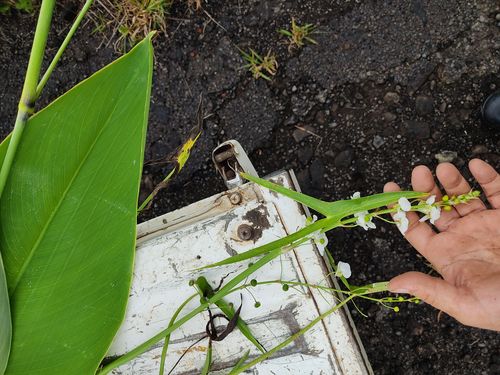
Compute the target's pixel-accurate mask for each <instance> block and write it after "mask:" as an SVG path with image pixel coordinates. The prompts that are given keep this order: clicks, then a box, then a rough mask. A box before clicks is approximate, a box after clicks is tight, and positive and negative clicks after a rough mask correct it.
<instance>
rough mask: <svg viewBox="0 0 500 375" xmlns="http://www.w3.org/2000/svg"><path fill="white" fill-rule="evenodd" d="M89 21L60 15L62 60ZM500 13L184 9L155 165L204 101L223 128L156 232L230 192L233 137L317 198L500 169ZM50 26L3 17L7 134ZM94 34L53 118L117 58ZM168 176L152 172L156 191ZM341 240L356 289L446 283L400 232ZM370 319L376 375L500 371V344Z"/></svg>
mask: <svg viewBox="0 0 500 375" xmlns="http://www.w3.org/2000/svg"><path fill="white" fill-rule="evenodd" d="M75 8H76V4H73V3H68V2H66V3H65V5H58V11H57V14H56V19H55V24H54V29H53V31H52V34H51V40H50V41H49V48H48V51H47V60H48V58H49V57H50V56H52V55H53V53H54V52H55V48H56V47H57V46H58V45H59V44H60V42H61V40H62V39H63V37H64V35H65V32H66V31H67V29H68V27H69V25H70V24H71V20H72V18H73V17H74V12H75ZM499 13H500V5H499V3H498V1H496V0H478V1H475V2H471V1H463V0H449V1H438V0H433V1H430V0H427V1H426V0H411V1H404V2H403V1H398V0H385V1H364V2H358V1H341V0H336V1H322V0H309V1H299V0H269V1H256V0H249V1H235V0H233V1H216V0H212V1H206V2H205V3H204V10H203V11H200V12H192V11H190V10H189V9H187V8H186V7H185V6H184V5H182V4H178V3H176V5H174V8H173V9H172V15H171V19H170V20H169V27H168V32H167V34H166V35H159V36H158V37H157V38H156V40H155V76H154V84H153V95H152V104H151V113H150V125H149V132H148V141H147V150H146V160H152V159H158V158H161V157H165V156H166V155H169V154H170V153H172V152H173V151H174V150H175V149H176V147H177V146H179V145H180V144H181V142H182V140H183V139H185V137H186V136H187V135H188V134H189V130H190V129H191V128H192V127H193V126H194V125H195V124H196V110H197V106H198V99H199V96H200V94H201V95H203V98H204V110H205V113H206V114H207V115H210V117H209V118H207V120H206V122H205V130H204V133H203V135H202V137H201V138H200V140H199V142H198V144H197V146H196V148H195V149H194V152H193V154H192V157H191V159H190V160H189V162H188V165H187V167H186V168H185V170H183V171H182V173H181V174H180V176H178V178H177V179H176V180H175V181H174V182H173V183H172V184H171V185H170V187H169V188H168V189H166V190H164V191H162V192H160V193H159V195H158V196H157V198H156V200H155V203H154V205H153V207H152V208H151V209H150V210H149V211H147V212H146V213H145V214H143V215H142V217H141V220H147V219H149V218H152V217H154V216H157V215H159V214H163V213H165V212H168V211H171V210H173V209H176V208H179V207H182V206H185V205H187V204H189V203H192V202H195V201H197V200H200V199H202V198H204V197H207V196H210V195H212V194H215V193H218V192H220V191H222V190H224V189H225V187H224V185H223V183H222V180H221V178H220V177H219V176H218V175H217V174H216V173H215V171H214V168H213V166H212V162H211V151H212V149H213V148H214V147H215V146H216V145H217V144H218V143H220V142H221V141H224V140H227V139H230V138H236V139H237V140H239V141H240V142H241V143H242V145H243V146H244V148H245V149H246V150H247V152H248V153H249V155H250V157H251V159H252V161H253V163H254V165H255V167H256V168H257V170H258V171H259V173H260V174H262V175H265V174H266V173H270V172H273V171H275V170H278V169H282V168H293V169H294V171H295V172H296V174H297V176H298V179H299V182H300V184H301V186H302V189H303V190H304V191H305V192H306V193H309V194H313V195H315V196H317V197H319V198H322V199H327V200H335V199H340V198H346V197H348V196H350V195H351V194H352V193H353V192H354V191H360V192H361V193H362V195H366V194H370V193H375V192H380V191H381V190H382V187H383V184H384V183H385V182H387V181H390V180H394V181H396V182H399V183H401V184H402V185H403V186H404V187H407V188H408V187H409V176H410V172H411V170H412V168H413V167H414V166H415V165H418V164H426V165H428V166H429V167H431V168H434V167H435V166H436V165H437V163H438V159H441V160H443V158H444V159H448V160H451V161H452V162H453V163H454V164H455V165H456V166H457V167H459V168H460V169H461V170H462V171H463V172H464V173H465V174H467V175H468V176H469V173H468V171H467V161H468V160H469V159H470V158H472V157H480V158H482V159H484V160H487V161H489V162H490V163H492V164H493V165H494V166H495V167H496V168H497V169H500V133H498V132H496V133H495V132H494V131H491V130H487V129H485V128H484V127H482V126H481V125H480V116H479V108H480V105H481V103H482V101H483V100H484V99H485V98H486V97H487V96H488V95H489V94H490V93H491V92H493V91H495V90H497V89H500V75H499V73H500V21H499V19H500V15H499ZM291 17H294V18H295V19H296V20H297V21H298V22H300V23H306V22H308V23H313V24H315V25H317V26H318V32H317V33H316V34H315V35H314V36H313V38H314V39H315V40H316V41H317V45H307V46H305V47H304V48H302V49H298V50H294V51H292V52H289V51H288V46H287V45H286V44H285V43H284V39H283V37H282V36H280V35H279V34H278V33H277V32H276V30H277V29H280V28H287V27H289V24H290V20H291ZM35 21H36V18H35V17H34V16H32V15H21V14H17V13H16V14H13V15H11V16H0V46H1V48H0V66H1V67H2V69H1V71H0V133H1V134H0V135H1V136H5V135H6V134H7V133H8V132H9V131H10V130H11V128H12V124H13V122H14V117H15V112H16V103H17V100H18V98H19V94H20V91H21V86H22V81H23V74H24V69H25V68H24V67H25V66H26V64H27V59H28V56H29V50H30V43H31V39H32V35H33V30H34V24H35ZM92 29H93V26H92V25H91V24H87V25H86V26H84V27H83V28H82V29H81V30H80V31H79V32H78V33H77V36H76V37H75V40H74V41H73V42H72V43H71V45H70V47H69V48H68V51H67V53H66V54H65V57H64V58H63V59H62V61H61V63H60V65H59V66H58V68H57V69H56V71H55V74H54V76H53V77H52V78H51V80H50V81H49V84H48V85H47V87H46V90H45V93H44V96H43V99H42V100H41V102H40V103H39V105H40V106H44V105H46V104H47V103H48V102H50V101H51V100H53V99H54V98H56V97H57V96H59V95H61V94H62V93H63V92H64V91H66V90H67V89H69V88H70V87H72V86H73V85H74V84H75V83H77V82H78V81H80V80H81V79H83V78H84V77H86V76H88V75H90V74H91V73H92V72H94V71H96V70H97V69H98V68H100V67H102V66H104V65H105V64H107V63H109V62H111V61H112V60H113V59H114V58H115V57H117V53H116V52H115V51H114V50H113V49H112V47H106V46H105V45H103V44H102V43H101V42H102V41H103V39H104V38H105V35H102V34H99V33H92ZM107 36H109V34H107ZM237 46H238V47H240V48H242V49H247V48H249V47H251V48H253V49H255V50H257V51H260V52H261V53H265V52H267V50H268V49H272V50H273V51H275V52H276V53H277V58H278V62H279V69H278V73H277V75H276V76H275V77H274V79H273V80H272V81H271V82H267V81H264V80H262V79H261V80H255V79H253V78H252V77H251V75H250V74H249V73H248V72H246V71H245V69H242V65H243V64H244V63H243V61H242V59H241V57H240V54H239V52H238V49H237ZM98 47H99V48H98ZM301 129H307V131H305V132H304V131H303V130H301ZM437 154H441V155H438V156H436V155H437ZM168 168H169V167H168V166H167V165H163V166H146V167H145V171H144V172H145V174H144V179H143V188H144V192H147V191H148V190H151V189H152V187H153V186H154V184H155V183H157V182H159V181H160V180H161V179H162V177H163V176H165V174H166V173H167V171H168V170H169V169H168ZM329 237H330V244H331V250H332V252H333V254H334V256H335V257H336V258H337V259H342V260H345V261H348V262H349V263H350V264H351V267H352V269H353V274H354V276H353V282H354V283H355V284H362V283H367V282H372V281H379V280H385V279H388V278H391V277H392V276H394V275H397V274H400V273H402V272H404V271H407V270H420V271H423V272H429V271H430V268H429V267H428V265H427V264H426V262H425V261H424V260H423V259H422V258H421V257H419V256H418V255H417V254H416V252H415V251H414V250H413V249H412V248H411V247H410V246H409V245H407V244H406V243H405V241H404V239H402V238H401V236H400V235H399V233H398V232H397V230H396V229H395V228H392V227H389V226H386V225H380V228H379V229H378V230H376V231H369V232H365V231H364V230H362V229H360V228H358V229H351V230H336V231H334V232H333V233H331V234H330V236H329ZM358 307H359V309H360V310H361V311H363V312H364V313H365V314H367V315H368V317H367V318H365V317H363V316H362V315H361V314H360V313H359V312H358V311H357V310H356V309H355V308H354V307H351V312H352V315H353V318H354V321H355V323H356V325H357V328H358V331H359V334H360V336H361V338H362V340H363V342H364V345H365V347H366V351H367V353H368V357H369V359H370V361H371V364H372V366H373V369H374V371H375V373H376V374H402V373H403V374H467V375H469V374H500V334H499V333H495V332H490V331H484V330H479V329H474V328H469V327H465V326H462V325H461V324H459V323H457V322H456V321H455V320H454V319H452V318H450V317H448V316H446V314H440V313H439V312H438V311H436V310H435V309H433V308H431V307H430V306H426V305H424V304H420V305H410V306H404V307H403V308H402V309H401V311H400V312H399V313H398V314H396V313H393V312H391V311H389V310H386V309H384V308H381V307H379V306H377V305H372V304H367V303H359V305H358Z"/></svg>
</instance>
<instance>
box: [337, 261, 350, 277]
mask: <svg viewBox="0 0 500 375" xmlns="http://www.w3.org/2000/svg"><path fill="white" fill-rule="evenodd" d="M351 274H352V273H351V266H350V265H349V263H346V262H342V261H339V262H338V264H337V271H336V272H335V276H344V277H345V278H346V279H348V278H349V277H351Z"/></svg>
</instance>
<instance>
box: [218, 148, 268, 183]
mask: <svg viewBox="0 0 500 375" xmlns="http://www.w3.org/2000/svg"><path fill="white" fill-rule="evenodd" d="M212 160H213V162H214V165H215V169H217V171H218V172H219V173H220V175H221V176H222V179H223V180H224V183H225V184H226V186H227V188H228V189H233V188H235V187H237V186H240V185H242V184H243V182H244V181H243V179H242V178H241V176H240V174H239V173H238V172H245V173H248V174H249V175H252V176H255V177H259V175H258V174H257V171H256V170H255V168H254V166H253V164H252V162H251V161H250V159H249V157H248V155H247V154H246V152H245V150H244V149H243V147H242V146H241V144H240V143H239V142H238V141H235V140H234V139H231V140H229V141H226V142H224V143H222V144H220V145H219V146H217V147H216V148H215V149H214V150H213V152H212Z"/></svg>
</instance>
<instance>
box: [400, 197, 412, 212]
mask: <svg viewBox="0 0 500 375" xmlns="http://www.w3.org/2000/svg"><path fill="white" fill-rule="evenodd" d="M398 203H399V207H401V209H402V210H403V211H406V212H408V211H410V210H411V203H410V201H409V200H408V199H406V198H405V197H401V198H399V199H398Z"/></svg>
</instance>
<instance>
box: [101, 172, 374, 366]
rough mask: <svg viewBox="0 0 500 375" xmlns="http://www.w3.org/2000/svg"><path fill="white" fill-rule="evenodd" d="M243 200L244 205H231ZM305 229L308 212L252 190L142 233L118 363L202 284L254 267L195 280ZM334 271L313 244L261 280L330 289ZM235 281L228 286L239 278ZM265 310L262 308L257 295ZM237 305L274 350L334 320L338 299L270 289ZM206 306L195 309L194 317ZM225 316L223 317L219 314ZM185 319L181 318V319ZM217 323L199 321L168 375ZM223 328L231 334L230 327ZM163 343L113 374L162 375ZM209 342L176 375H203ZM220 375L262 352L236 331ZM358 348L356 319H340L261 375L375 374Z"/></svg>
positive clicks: (245, 294)
mask: <svg viewBox="0 0 500 375" xmlns="http://www.w3.org/2000/svg"><path fill="white" fill-rule="evenodd" d="M272 179H273V180H274V181H277V182H279V183H281V184H283V185H285V186H287V187H291V186H293V184H292V182H291V178H290V175H289V174H288V173H286V172H282V173H280V174H278V175H275V176H274V177H272ZM236 192H238V193H239V194H241V196H242V201H241V202H240V203H239V204H236V205H233V204H232V203H231V201H230V199H229V197H230V195H231V194H234V193H236ZM304 220H305V215H304V211H303V209H302V207H301V206H300V205H298V204H297V203H295V202H294V201H292V200H290V199H288V198H285V197H283V196H280V195H277V194H275V193H272V192H270V191H268V190H266V189H261V188H260V187H258V186H255V185H253V184H247V185H244V186H242V187H239V188H237V189H234V190H232V191H229V192H225V193H222V194H219V195H216V196H213V197H211V198H208V199H205V200H203V201H200V202H198V203H195V204H193V205H190V206H188V207H185V208H183V209H181V210H178V211H174V212H172V213H169V214H166V215H163V216H160V217H158V218H156V219H153V220H151V221H149V222H147V223H143V224H141V225H139V228H138V247H137V255H136V261H135V269H134V279H133V285H132V289H131V293H130V299H129V305H128V308H127V315H126V319H125V322H124V323H123V325H122V327H121V328H120V331H119V332H118V334H117V336H116V338H115V340H114V342H113V344H112V346H111V348H110V350H109V353H108V354H109V355H111V356H116V355H121V354H123V353H126V352H127V351H129V350H131V349H133V348H134V347H136V346H137V345H139V344H140V343H142V342H144V341H145V340H147V339H148V338H150V337H152V336H154V335H155V334H156V333H158V332H160V331H161V330H163V329H164V328H165V327H166V326H167V325H168V322H169V320H170V317H171V316H172V314H173V313H174V311H175V310H176V308H177V307H178V306H179V305H180V304H181V303H182V302H183V301H184V300H185V299H186V298H187V297H188V296H190V295H191V294H193V293H195V290H194V288H193V287H190V286H189V285H188V283H189V280H192V279H196V277H198V276H199V275H201V274H203V275H204V276H205V277H206V278H207V279H208V280H209V281H211V283H212V286H213V287H214V288H216V287H217V286H218V284H219V282H220V280H221V279H222V278H223V277H224V276H225V275H227V274H228V273H231V276H232V275H235V274H236V272H238V271H241V270H243V269H244V268H245V267H247V265H248V262H245V263H243V264H236V265H231V266H227V267H221V268H216V269H211V270H207V271H203V272H194V271H193V269H195V268H197V267H200V266H203V265H206V264H210V263H213V262H217V261H219V260H222V259H224V258H226V257H228V256H229V255H230V254H233V253H234V252H242V251H246V250H249V249H252V248H254V247H256V246H260V245H262V244H265V243H268V242H270V241H273V240H276V239H278V238H279V237H282V236H284V235H286V234H289V233H292V232H294V231H296V230H297V228H299V227H300V226H301V225H303V222H304ZM243 223H246V224H249V225H252V226H254V227H257V230H258V228H259V225H257V224H260V226H261V227H262V228H261V229H262V233H261V237H260V238H258V239H257V240H256V241H255V242H254V241H241V240H240V239H239V238H238V235H237V228H238V226H239V225H241V224H243ZM327 274H328V270H327V268H326V266H325V263H324V261H323V259H322V258H321V257H320V256H319V254H318V253H317V251H316V249H315V247H314V246H313V245H312V244H304V245H302V246H300V247H299V248H297V249H296V250H294V251H293V252H290V253H288V254H286V255H284V256H282V257H281V259H276V260H275V261H273V262H271V263H270V264H268V265H266V266H265V267H263V268H262V269H261V270H259V271H258V272H257V273H256V274H255V275H254V278H255V279H257V280H259V281H265V280H278V279H280V278H281V280H293V281H302V282H304V281H306V282H308V283H311V284H322V285H329V284H330V283H331V280H329V279H328V277H326V275H327ZM231 276H229V277H231ZM250 292H251V294H253V296H254V297H255V298H256V299H257V300H258V301H260V302H261V304H262V306H261V307H260V308H255V307H254V306H253V305H254V300H253V297H252V295H251V294H250ZM227 300H228V301H231V302H233V303H234V305H235V306H239V305H240V303H241V301H242V303H243V308H242V311H241V317H242V318H243V319H244V320H245V321H246V322H247V323H248V324H249V326H250V328H251V329H252V331H253V333H254V335H255V336H256V337H257V338H258V340H259V341H260V342H261V343H262V344H263V345H264V347H266V348H268V349H270V348H272V347H274V346H275V345H277V344H279V343H280V342H282V341H284V340H285V339H287V338H288V337H289V336H290V335H291V334H293V333H295V332H297V331H298V330H299V329H300V328H301V327H303V326H305V325H306V324H308V323H309V322H310V321H311V320H313V319H314V318H316V317H317V316H318V314H320V313H321V312H324V311H326V310H328V309H329V308H330V307H331V306H332V304H334V303H335V299H334V298H333V296H331V295H329V294H327V293H325V292H322V293H319V292H318V290H316V289H310V288H297V289H292V288H290V289H289V291H288V292H284V291H282V289H281V285H278V284H276V285H266V286H257V287H255V288H251V289H250V291H242V293H241V296H240V294H239V293H235V294H234V295H231V296H229V297H228V298H227ZM197 305H198V301H197V299H194V300H193V301H192V302H191V303H190V304H189V305H188V306H187V307H186V310H185V311H186V312H187V311H189V310H190V309H193V308H195V307H196V306H197ZM213 311H214V312H217V309H215V308H214V309H213ZM181 315H182V314H181ZM207 320H208V313H203V314H201V315H200V316H198V317H197V318H194V319H192V320H191V321H189V322H188V323H186V324H185V325H184V326H182V327H181V328H180V329H179V330H177V331H175V332H174V333H173V335H172V338H171V344H170V347H169V355H168V357H167V366H166V370H167V371H166V372H168V371H169V369H170V367H171V366H172V364H173V363H175V362H176V361H177V359H178V358H179V356H180V355H181V354H182V353H183V352H184V351H185V350H186V349H187V348H188V347H189V346H190V345H191V344H192V343H193V342H195V341H196V340H197V339H199V338H200V337H202V336H203V335H204V332H205V325H206V322H207ZM221 324H223V323H222V322H221ZM162 344H163V343H162V342H160V343H159V344H158V345H156V346H154V347H153V348H151V349H150V350H149V351H148V352H147V353H145V354H143V355H142V356H140V357H139V358H136V359H135V360H133V361H131V362H129V363H128V364H126V365H123V366H121V367H120V368H119V369H116V370H115V371H114V374H134V375H142V374H155V373H157V372H158V367H159V362H160V354H161V349H162ZM206 346H207V340H203V341H201V342H200V343H199V344H197V345H195V346H194V347H193V348H192V349H191V350H190V351H189V353H188V354H187V355H186V356H185V357H184V359H183V360H182V361H181V362H180V364H179V365H178V366H177V368H176V370H175V371H174V373H175V374H198V373H199V372H200V368H201V367H202V365H203V362H204V360H205V354H206ZM213 347H214V353H213V360H214V366H213V370H214V371H213V373H214V374H224V373H227V372H228V370H229V369H230V368H231V367H232V365H234V363H235V362H236V361H237V360H238V359H239V358H240V357H241V356H242V354H243V353H244V352H245V351H246V350H248V349H250V350H251V356H253V357H254V356H257V355H258V354H259V352H258V351H257V349H255V348H254V347H253V346H252V344H251V343H249V342H248V341H247V340H246V338H245V337H244V336H243V335H241V333H240V332H239V331H237V330H235V331H234V332H233V333H231V334H230V335H229V336H228V337H227V338H226V339H225V340H224V341H222V342H215V343H214V344H213ZM362 352H363V349H362V347H361V346H360V344H359V341H358V340H357V339H356V336H355V335H354V333H353V328H352V326H351V324H350V322H349V320H348V319H347V316H346V311H344V310H343V309H342V310H339V311H338V312H336V313H334V314H332V315H330V316H329V317H328V318H327V319H325V320H324V321H323V322H322V323H320V324H317V325H316V326H315V327H314V328H313V329H311V330H310V331H308V332H307V333H306V334H305V335H304V336H303V337H302V338H300V339H298V340H297V341H295V342H294V343H293V344H291V345H289V346H288V347H287V348H286V349H284V350H282V351H281V352H278V354H277V355H276V356H275V357H273V358H272V359H270V360H268V361H265V362H263V363H261V364H259V365H258V366H256V367H255V368H254V369H253V370H252V373H255V374H297V375H298V374H318V375H319V374H367V373H371V370H370V369H369V365H368V364H367V363H366V361H365V359H364V356H363V355H362V354H361V353H362Z"/></svg>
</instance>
